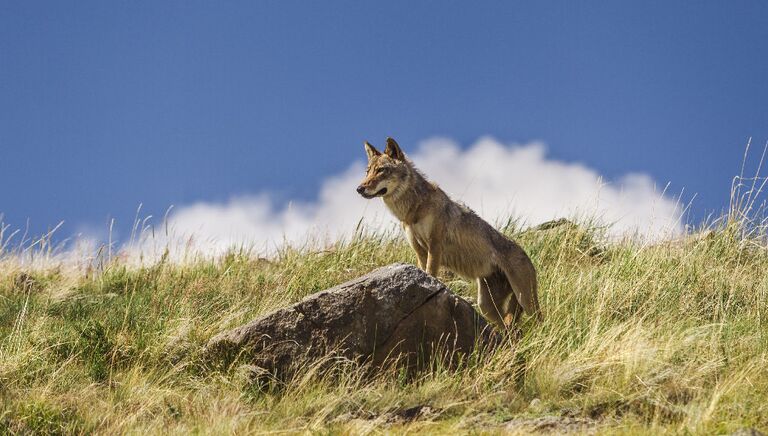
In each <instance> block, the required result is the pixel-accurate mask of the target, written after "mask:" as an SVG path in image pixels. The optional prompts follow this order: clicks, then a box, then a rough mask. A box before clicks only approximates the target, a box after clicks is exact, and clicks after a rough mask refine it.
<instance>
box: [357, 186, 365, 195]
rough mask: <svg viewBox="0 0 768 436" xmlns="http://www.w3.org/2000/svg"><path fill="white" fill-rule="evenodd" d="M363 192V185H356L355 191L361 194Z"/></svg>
mask: <svg viewBox="0 0 768 436" xmlns="http://www.w3.org/2000/svg"><path fill="white" fill-rule="evenodd" d="M363 192H365V187H363V185H360V186H358V187H357V193H358V194H360V195H363Z"/></svg>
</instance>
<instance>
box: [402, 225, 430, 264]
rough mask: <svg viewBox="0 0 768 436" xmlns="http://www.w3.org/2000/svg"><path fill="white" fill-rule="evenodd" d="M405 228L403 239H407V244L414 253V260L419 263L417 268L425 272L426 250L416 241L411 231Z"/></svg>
mask: <svg viewBox="0 0 768 436" xmlns="http://www.w3.org/2000/svg"><path fill="white" fill-rule="evenodd" d="M404 227H405V237H406V238H407V239H408V244H410V246H411V248H413V251H415V252H416V258H417V260H418V262H419V268H421V269H422V270H424V271H426V270H427V249H426V248H424V247H423V246H422V245H421V244H419V242H418V241H417V240H416V236H414V234H413V230H411V228H410V227H408V226H404Z"/></svg>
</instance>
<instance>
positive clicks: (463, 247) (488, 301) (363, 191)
mask: <svg viewBox="0 0 768 436" xmlns="http://www.w3.org/2000/svg"><path fill="white" fill-rule="evenodd" d="M365 151H366V153H367V154H368V169H367V170H366V175H365V179H363V181H362V183H360V186H358V187H357V192H358V193H359V194H360V195H362V196H363V197H365V198H374V197H382V198H383V200H384V204H386V205H387V208H389V210H390V211H391V212H392V213H393V214H394V215H395V216H396V217H397V218H398V219H399V220H400V222H401V223H402V224H403V228H404V229H405V234H406V237H407V238H408V243H410V245H411V247H413V249H414V250H415V251H416V255H417V256H418V258H419V267H420V268H422V269H424V270H426V271H427V272H428V273H429V274H431V275H433V276H437V273H438V271H439V269H440V266H445V267H447V268H448V269H450V270H452V271H453V272H455V273H457V274H459V275H462V276H464V277H467V278H471V279H477V300H478V305H479V306H480V311H481V312H482V313H483V315H484V316H485V317H486V318H488V320H489V321H491V322H492V323H493V324H494V325H496V326H497V327H498V328H500V329H505V328H507V327H509V326H510V325H511V324H513V323H515V322H517V320H518V319H519V318H520V315H521V314H522V311H523V310H525V312H526V313H527V314H529V315H534V316H535V317H536V318H537V319H538V320H541V319H542V315H541V311H540V309H539V300H538V296H537V290H536V289H537V284H536V270H535V269H534V267H533V263H532V262H531V259H530V258H529V257H528V255H527V254H525V251H523V249H522V248H520V246H519V245H517V243H515V242H514V241H511V240H509V239H507V238H506V237H505V236H504V235H502V234H501V233H499V232H498V231H497V230H496V229H494V228H493V227H492V226H491V225H490V224H488V223H487V222H485V221H483V220H482V219H481V218H480V217H479V216H477V215H476V214H475V212H473V211H472V210H471V209H469V208H468V207H466V206H464V205H462V204H459V203H456V202H454V201H452V200H451V199H450V198H449V197H448V195H447V194H446V193H445V192H443V190H442V189H440V188H439V187H438V186H437V185H435V184H434V183H430V182H429V181H427V179H426V178H425V177H424V176H423V175H422V174H421V173H420V172H419V171H418V170H417V169H416V168H415V167H414V166H413V164H412V163H411V161H410V160H408V159H407V158H406V157H405V154H403V152H402V150H400V146H399V145H397V142H395V140H394V139H392V138H387V147H386V149H385V150H384V153H381V152H380V151H378V150H377V149H376V148H375V147H374V146H372V145H371V144H369V143H368V142H366V143H365Z"/></svg>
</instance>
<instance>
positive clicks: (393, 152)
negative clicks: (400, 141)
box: [384, 138, 405, 160]
mask: <svg viewBox="0 0 768 436" xmlns="http://www.w3.org/2000/svg"><path fill="white" fill-rule="evenodd" d="M384 153H386V155H387V156H389V157H391V158H392V159H395V160H405V154H403V150H400V146H399V145H397V142H396V141H395V140H394V139H392V138H387V148H385V149H384Z"/></svg>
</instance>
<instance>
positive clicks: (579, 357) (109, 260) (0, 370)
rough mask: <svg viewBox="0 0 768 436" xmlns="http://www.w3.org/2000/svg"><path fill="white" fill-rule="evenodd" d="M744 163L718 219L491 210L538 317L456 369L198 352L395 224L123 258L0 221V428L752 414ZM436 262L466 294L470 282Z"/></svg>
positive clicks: (330, 282)
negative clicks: (661, 227)
mask: <svg viewBox="0 0 768 436" xmlns="http://www.w3.org/2000/svg"><path fill="white" fill-rule="evenodd" d="M745 180H746V182H745ZM761 180H762V179H759V178H757V176H756V177H755V178H747V177H741V178H737V179H736V181H735V182H734V195H733V199H732V204H733V205H734V207H733V208H732V209H731V210H730V211H729V212H728V213H727V214H726V215H725V216H723V217H722V218H721V219H719V220H717V221H715V222H714V223H713V224H712V225H710V226H708V227H707V228H702V229H699V230H694V231H691V233H690V234H688V235H686V236H684V237H681V238H678V239H676V240H672V241H665V242H659V243H654V244H648V243H639V242H633V241H631V240H626V241H614V242H610V243H608V242H605V241H604V239H603V238H602V237H601V235H602V232H603V229H599V228H596V227H595V226H594V225H592V224H590V223H581V225H572V224H564V225H560V226H555V227H553V228H550V229H547V230H535V229H527V230H523V229H520V228H518V226H517V225H516V224H515V222H514V221H511V222H509V223H507V224H505V225H503V226H502V227H503V229H504V231H505V232H506V233H507V234H508V235H510V236H511V237H513V238H515V239H516V240H518V241H519V242H520V243H521V245H522V246H523V247H524V248H525V250H526V251H527V252H528V253H529V254H530V255H531V257H532V259H533V261H534V263H535V265H536V267H537V269H538V272H539V280H540V299H541V304H542V307H543V309H544V311H545V314H546V320H545V322H544V323H543V324H540V325H531V324H525V325H524V330H525V334H524V336H523V338H522V339H521V340H520V342H519V343H514V342H509V343H506V344H505V345H503V346H501V347H500V348H498V349H496V350H494V351H492V352H490V353H488V354H487V355H484V356H482V358H477V359H471V360H470V361H469V362H468V363H467V364H466V365H465V366H463V367H462V368H461V369H460V370H458V371H453V370H447V369H439V368H438V369H436V370H435V371H432V372H427V373H424V374H422V375H420V376H419V377H417V378H416V379H410V378H403V377H402V376H401V375H400V374H398V373H397V372H396V371H389V372H386V373H383V374H380V375H378V376H375V377H372V376H370V375H369V374H368V373H366V372H364V371H362V370H361V369H360V368H356V367H354V366H352V365H346V366H345V367H342V368H340V369H339V371H337V372H335V373H334V376H333V377H331V376H329V375H328V374H326V373H322V372H317V371H314V370H312V368H311V367H310V368H306V370H305V371H303V372H301V373H299V374H298V375H297V376H296V377H295V379H293V380H290V381H288V382H286V383H284V384H279V385H262V384H258V383H254V382H252V381H251V380H252V379H251V378H249V377H248V375H247V372H248V368H245V367H232V368H226V369H214V368H211V367H209V366H208V365H207V364H206V362H205V361H204V360H203V357H202V356H203V354H202V349H203V347H204V345H205V344H206V342H207V341H208V339H209V338H211V337H212V336H213V335H215V334H217V333H219V332H221V331H223V330H225V329H229V328H232V327H235V326H238V325H240V324H242V323H244V322H247V321H249V320H251V319H253V318H255V317H257V316H259V315H261V314H264V313H266V312H269V311H272V310H274V309H276V308H279V307H284V306H286V305H289V304H291V303H294V302H296V301H298V300H300V299H301V298H303V297H305V296H307V295H309V294H311V293H314V292H316V291H318V290H321V289H325V288H328V287H331V286H334V285H336V284H338V283H341V282H344V281H346V280H349V279H352V278H354V277H357V276H359V275H362V274H365V273H367V272H369V271H371V270H372V269H375V268H377V267H379V266H383V265H386V264H389V263H392V262H410V263H413V262H415V257H414V254H413V252H412V251H411V249H410V248H409V247H408V246H407V244H406V243H405V242H404V241H403V240H402V239H401V238H400V237H399V236H398V235H397V234H396V233H394V234H393V233H388V234H379V235H376V234H371V233H365V232H360V233H359V234H358V235H357V236H356V237H354V238H351V239H350V240H348V241H340V242H338V243H336V244H335V245H333V246H331V247H328V248H325V249H323V250H315V251H313V250H310V249H307V248H303V249H293V248H284V249H282V250H281V251H279V252H278V253H276V254H275V255H274V256H271V257H270V258H269V259H263V258H259V257H256V256H251V255H248V254H246V253H244V252H238V251H237V250H235V251H233V252H232V253H230V254H228V255H226V256H223V257H222V258H219V259H198V260H195V261H191V262H186V263H177V262H171V261H169V259H168V258H167V257H166V258H162V259H160V260H159V261H157V262H151V263H148V264H147V265H145V266H138V265H135V264H131V263H129V262H124V261H123V260H122V259H121V258H120V256H113V253H112V252H111V250H101V251H100V252H99V253H98V255H97V256H96V257H95V258H92V259H90V260H88V261H86V262H81V263H75V264H72V263H64V262H59V261H57V257H56V256H55V255H54V254H53V253H54V251H55V250H54V248H52V245H51V244H50V237H49V238H48V239H47V240H46V239H45V238H42V239H41V240H40V241H37V242H33V243H29V244H26V245H24V247H23V248H12V247H9V245H8V244H7V243H4V241H7V240H8V238H9V236H10V235H9V233H7V228H2V229H0V230H2V231H0V247H2V248H1V249H0V398H1V399H2V404H3V408H2V412H0V413H1V414H0V433H8V432H10V433H29V432H32V433H43V434H45V433H48V434H72V433H92V432H96V433H100V434H121V433H133V434H146V433H172V434H173V433H175V434H187V433H189V432H200V433H208V434H223V433H239V434H242V433H259V432H268V431H278V430H280V431H288V432H318V433H346V434H365V433H379V432H382V431H390V432H403V431H411V432H419V433H421V432H434V433H449V434H453V433H465V432H486V433H499V432H504V431H505V423H506V422H508V421H509V420H511V419H512V418H515V417H537V416H545V415H555V416H569V417H581V418H588V419H589V420H591V422H594V423H595V424H596V425H598V427H597V429H598V431H600V432H604V433H618V434H634V433H638V432H641V433H647V434H658V433H662V432H667V433H681V434H690V433H694V434H713V433H721V432H728V431H733V430H735V429H737V428H740V427H750V426H751V427H757V428H763V429H764V428H766V427H768V249H767V248H766V232H765V228H766V227H765V221H764V220H762V219H761V218H760V217H761V216H762V211H763V209H762V208H761V207H760V205H759V204H757V203H756V200H755V199H756V198H757V194H759V193H760V190H761V189H762V185H761V183H762V181H761ZM2 232H6V233H5V236H3V234H2ZM3 238H5V239H3ZM33 244H34V245H33ZM22 245H23V244H22ZM440 278H441V279H442V280H443V281H444V282H446V283H447V284H448V286H449V287H450V288H451V289H453V290H454V291H455V292H457V293H459V294H461V295H463V296H466V297H473V296H474V295H473V293H474V291H475V290H474V285H473V284H472V283H469V282H467V281H464V280H463V279H460V278H457V277H455V276H453V275H451V274H449V273H447V272H444V273H443V275H442V277H440Z"/></svg>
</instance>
